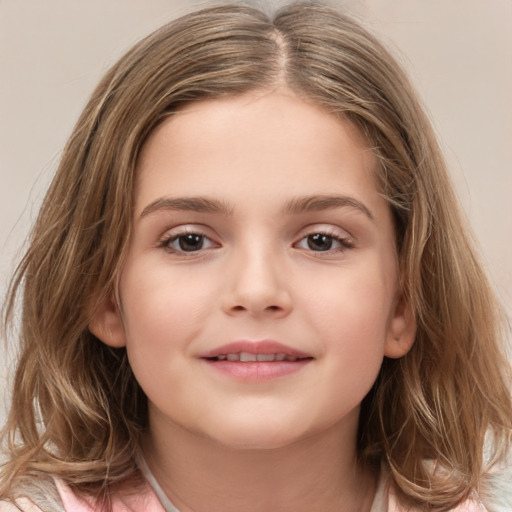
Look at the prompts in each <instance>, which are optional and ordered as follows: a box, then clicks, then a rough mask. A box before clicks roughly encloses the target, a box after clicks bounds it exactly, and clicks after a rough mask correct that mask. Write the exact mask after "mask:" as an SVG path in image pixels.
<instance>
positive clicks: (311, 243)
mask: <svg viewBox="0 0 512 512" xmlns="http://www.w3.org/2000/svg"><path fill="white" fill-rule="evenodd" d="M306 240H307V245H308V249H311V250H312V251H329V250H330V249H332V246H333V244H334V239H333V237H332V236H329V235H324V234H322V233H315V234H314V235H309V236H308V237H306Z"/></svg>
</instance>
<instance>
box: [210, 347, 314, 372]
mask: <svg viewBox="0 0 512 512" xmlns="http://www.w3.org/2000/svg"><path fill="white" fill-rule="evenodd" d="M200 357H201V359H202V360H204V361H205V362H206V363H208V365H209V366H210V367H212V368H214V369H215V370H216V371H218V372H220V373H221V374H223V375H225V376H228V377H232V378H235V379H236V380H239V381H247V382H256V381H266V380H270V379H275V378H278V377H284V376H285V375H289V374H291V373H295V372H298V371H299V370H301V369H302V368H304V367H305V366H307V363H309V362H311V361H313V360H314V357H313V356H312V355H310V354H308V353H305V352H302V351H300V350H297V349H295V348H292V347H289V346H287V345H283V344H281V343H278V342H275V341H270V340H263V341H257V342H251V341H237V342H234V343H229V344H227V345H223V346H221V347H218V348H216V349H214V350H212V351H210V352H207V353H205V354H202V355H201V356H200Z"/></svg>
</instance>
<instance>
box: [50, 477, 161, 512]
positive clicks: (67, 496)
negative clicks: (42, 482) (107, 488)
mask: <svg viewBox="0 0 512 512" xmlns="http://www.w3.org/2000/svg"><path fill="white" fill-rule="evenodd" d="M57 489H58V490H59V494H60V497H61V500H62V503H63V505H64V509H65V510H66V512H98V509H97V508H95V504H94V503H91V502H89V501H84V500H83V499H81V498H79V497H77V496H76V495H75V493H74V492H73V491H72V490H71V489H70V488H69V487H68V486H67V485H65V484H64V483H63V482H61V481H57ZM137 491H138V492H137V494H132V493H130V492H129V491H128V490H127V492H123V493H118V494H116V495H115V496H114V497H113V499H112V510H113V512H165V510H164V508H163V507H162V504H161V503H160V501H159V500H158V498H157V497H156V495H155V493H154V492H153V489H152V488H151V486H150V485H149V484H148V483H146V484H145V486H144V487H143V488H141V489H140V490H139V489H138V490H137Z"/></svg>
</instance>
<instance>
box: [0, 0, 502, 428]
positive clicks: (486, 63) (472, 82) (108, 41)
mask: <svg viewBox="0 0 512 512" xmlns="http://www.w3.org/2000/svg"><path fill="white" fill-rule="evenodd" d="M205 3H207V2H199V1H193V0H189V1H185V0H75V1H70V0H0V248H1V249H0V251H1V253H0V254H1V256H0V293H2V295H3V293H4V292H5V289H6V283H7V280H8V277H9V276H10V274H11V273H12V271H13V268H14V264H15V262H16V261H17V260H18V259H19V257H20V255H21V247H22V245H23V242H24V240H25V238H26V235H27V232H28V229H29V226H30V224H31V222H32V221H33V220H34V219H35V216H36V214H37V209H38V205H39V204H40V201H41V199H42V196H43V194H44V191H45V189H46V187H47V186H48V183H49V181H50V179H51V177H52V174H53V172H54V170H55V169H56V166H57V163H58V159H59V152H60V150H61V149H62V147H63V145H64V143H65V141H66V138H67V137H68V135H69V133H70V131H71V128H72V126H73V124H74V122H75V120H76V118H77V116H78V114H79V112H80V110H81V109H82V108H83V106H84V104H85V102H86V99H87V97H88V95H89V94H90V92H91V91H92V88H93V87H94V86H95V84H96V82H97V81H98V80H99V78H100V76H101V75H102V74H103V73H104V72H105V71H106V69H107V68H108V67H109V65H110V64H112V63H113V62H114V61H115V60H116V59H117V58H118V57H119V56H120V55H121V54H122V53H123V52H124V51H125V50H126V49H128V48H129V47H130V46H131V45H132V44H133V43H134V42H135V41H137V40H138V39H140V38H141V37H142V36H144V35H146V34H147V33H149V32H150V31H152V30H153V29H155V28H157V27H158V26H160V25H162V24H163V23H165V22H166V21H168V20H170V19H171V18H173V17H175V16H177V15H181V14H184V13H185V12H187V11H188V10H190V9H192V8H194V7H195V6H197V5H202V4H205ZM255 3H259V2H255ZM266 3H267V4H268V3H272V0H267V1H266ZM333 3H336V2H333ZM338 3H340V4H342V5H344V6H345V7H346V9H347V10H348V11H350V12H352V13H354V14H355V15H357V16H360V17H362V18H363V20H364V22H365V24H366V25H367V26H368V27H369V28H370V29H372V30H373V31H374V32H376V33H377V34H378V35H380V36H381V38H382V39H383V40H384V42H386V43H387V45H388V46H389V47H391V49H392V50H393V52H394V53H395V55H397V57H398V59H399V60H400V61H401V62H402V64H403V65H404V66H405V67H406V68H407V69H408V70H409V73H410V74H411V76H412V78H413V81H414V82H415V84H416V85H417V87H418V89H419V91H420V93H421V95H422V97H423V99H424V102H425V104H426V106H427V109H428V111H429V112H430V114H431V117H432V119H433V122H434V125H435V127H436V130H437V132H438V134H439V136H440V138H441V140H442V146H443V148H444V151H445V154H446V157H447V159H448V162H449V164H450V169H451V172H452V174H453V179H454V181H455V184H456V187H457V191H458V194H459V197H460V199H461V201H462V204H463V206H464V209H465V211H466V213H467V215H468V217H469V219H470V221H471V223H472V225H473V228H474V230H475V233H476V239H477V240H478V241H479V243H480V245H481V247H482V253H483V257H484V259H485V262H486V265H487V266H488V269H489V273H490V275H491V279H492V282H493V283H494V285H495V287H496V289H497V291H498V293H499V295H500V297H501V299H502V301H503V303H504V304H505V307H506V309H507V311H508V312H509V314H510V313H512V168H511V164H512V101H511V100H512V30H510V27H511V26H512V1H511V0H492V1H489V2H486V1H484V0H449V1H447V0H428V1H426V0H347V1H345V2H342V1H340V2H338ZM12 355H13V354H12V353H8V352H7V351H6V349H5V348H4V346H3V345H2V347H1V349H0V401H1V399H2V397H3V396H4V395H5V394H6V393H5V390H6V388H7V384H6V382H7V376H8V375H9V374H10V370H11V369H12V362H11V361H12ZM4 411H5V408H4V407H3V406H2V405H0V424H2V423H3V422H4Z"/></svg>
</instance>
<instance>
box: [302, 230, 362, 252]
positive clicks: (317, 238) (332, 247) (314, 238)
mask: <svg viewBox="0 0 512 512" xmlns="http://www.w3.org/2000/svg"><path fill="white" fill-rule="evenodd" d="M294 246H295V247H297V248H299V249H305V250H308V251H312V252H329V251H331V252H335V251H343V250H345V249H349V248H351V247H353V244H352V242H351V241H350V239H348V238H342V237H339V236H336V235H330V234H328V233H311V234H309V235H307V236H305V237H304V238H301V239H300V240H299V241H298V242H297V243H296V244H295V245H294Z"/></svg>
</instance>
